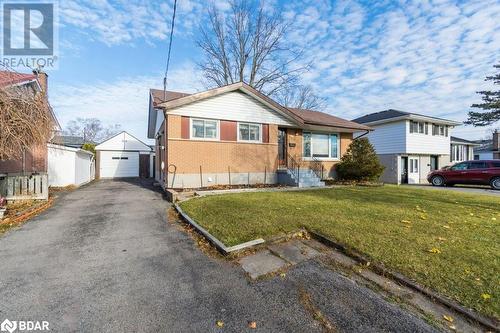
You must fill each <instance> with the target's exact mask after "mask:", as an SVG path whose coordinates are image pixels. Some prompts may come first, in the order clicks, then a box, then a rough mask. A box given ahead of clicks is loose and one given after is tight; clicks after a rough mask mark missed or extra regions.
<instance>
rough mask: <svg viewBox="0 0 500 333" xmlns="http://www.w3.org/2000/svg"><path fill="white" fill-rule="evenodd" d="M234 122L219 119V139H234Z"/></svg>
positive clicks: (235, 130) (235, 132)
mask: <svg viewBox="0 0 500 333" xmlns="http://www.w3.org/2000/svg"><path fill="white" fill-rule="evenodd" d="M236 127H237V126H236V122H235V121H229V120H221V121H220V139H221V141H236V140H237V136H236V134H237V129H236Z"/></svg>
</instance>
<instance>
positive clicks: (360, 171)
mask: <svg viewBox="0 0 500 333" xmlns="http://www.w3.org/2000/svg"><path fill="white" fill-rule="evenodd" d="M336 170H337V175H338V177H339V179H340V180H355V181H377V180H378V179H379V178H380V176H381V175H382V172H384V166H383V165H382V164H380V161H379V159H378V157H377V154H375V150H374V149H373V146H372V145H371V143H370V141H368V139H367V138H359V139H355V140H353V141H352V142H351V144H350V145H349V148H348V149H347V152H346V153H345V154H344V156H342V158H341V159H340V163H339V164H337V166H336Z"/></svg>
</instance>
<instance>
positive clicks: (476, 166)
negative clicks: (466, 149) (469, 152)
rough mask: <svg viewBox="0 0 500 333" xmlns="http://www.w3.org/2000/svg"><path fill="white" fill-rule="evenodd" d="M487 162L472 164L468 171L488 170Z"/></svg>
mask: <svg viewBox="0 0 500 333" xmlns="http://www.w3.org/2000/svg"><path fill="white" fill-rule="evenodd" d="M487 167H488V166H487V165H486V162H470V163H469V167H468V169H486V168H487Z"/></svg>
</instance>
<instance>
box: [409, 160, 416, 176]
mask: <svg viewBox="0 0 500 333" xmlns="http://www.w3.org/2000/svg"><path fill="white" fill-rule="evenodd" d="M410 172H411V173H417V172H418V159H416V158H410Z"/></svg>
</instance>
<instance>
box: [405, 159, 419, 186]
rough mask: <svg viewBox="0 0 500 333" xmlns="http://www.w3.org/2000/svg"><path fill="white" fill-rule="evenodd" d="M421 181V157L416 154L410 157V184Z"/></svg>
mask: <svg viewBox="0 0 500 333" xmlns="http://www.w3.org/2000/svg"><path fill="white" fill-rule="evenodd" d="M419 183H420V159H419V158H418V157H415V156H410V157H408V184H419Z"/></svg>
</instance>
